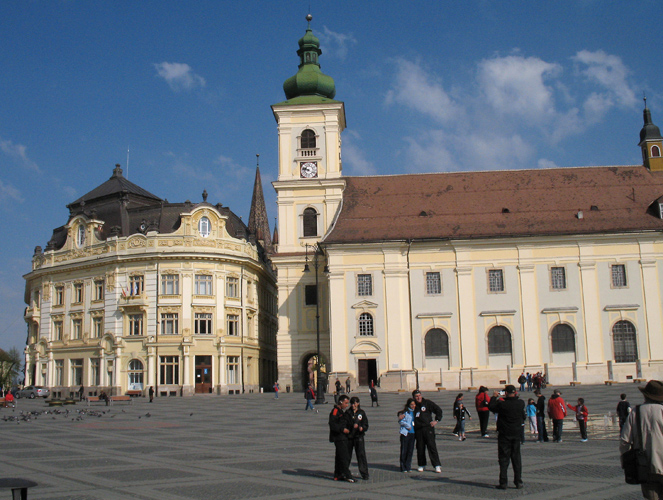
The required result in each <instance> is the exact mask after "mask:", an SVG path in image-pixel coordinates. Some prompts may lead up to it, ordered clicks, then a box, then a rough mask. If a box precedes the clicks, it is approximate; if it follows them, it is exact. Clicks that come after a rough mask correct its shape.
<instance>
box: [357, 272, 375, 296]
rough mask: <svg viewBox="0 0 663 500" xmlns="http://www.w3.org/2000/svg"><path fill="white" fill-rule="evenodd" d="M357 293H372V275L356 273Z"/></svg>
mask: <svg viewBox="0 0 663 500" xmlns="http://www.w3.org/2000/svg"><path fill="white" fill-rule="evenodd" d="M357 295H373V276H372V275H370V274H358V275H357Z"/></svg>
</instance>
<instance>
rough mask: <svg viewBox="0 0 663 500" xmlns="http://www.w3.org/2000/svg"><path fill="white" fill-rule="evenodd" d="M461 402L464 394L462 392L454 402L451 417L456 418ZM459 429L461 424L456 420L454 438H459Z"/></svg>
mask: <svg viewBox="0 0 663 500" xmlns="http://www.w3.org/2000/svg"><path fill="white" fill-rule="evenodd" d="M461 401H463V393H462V392H461V393H459V394H458V395H457V396H456V399H455V400H454V404H453V406H452V407H451V415H452V416H453V417H454V418H456V413H457V412H458V405H459V403H460V402H461ZM458 428H459V422H458V419H456V425H455V426H454V430H453V435H454V436H458Z"/></svg>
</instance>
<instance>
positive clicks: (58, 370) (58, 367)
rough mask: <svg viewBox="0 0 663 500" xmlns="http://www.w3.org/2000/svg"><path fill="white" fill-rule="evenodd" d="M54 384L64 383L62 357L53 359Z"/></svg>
mask: <svg viewBox="0 0 663 500" xmlns="http://www.w3.org/2000/svg"><path fill="white" fill-rule="evenodd" d="M54 382H55V385H56V386H57V385H64V359H56V360H55V381H54Z"/></svg>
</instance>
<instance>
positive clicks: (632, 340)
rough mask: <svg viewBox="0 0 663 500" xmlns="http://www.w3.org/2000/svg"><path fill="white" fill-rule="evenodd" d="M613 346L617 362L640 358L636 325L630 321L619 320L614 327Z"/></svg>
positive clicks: (627, 361)
mask: <svg viewBox="0 0 663 500" xmlns="http://www.w3.org/2000/svg"><path fill="white" fill-rule="evenodd" d="M612 346H613V349H614V351H615V361H616V362H617V363H629V362H633V361H635V360H637V359H638V346H637V344H636V337H635V326H633V323H631V322H630V321H617V323H615V326H613V327H612Z"/></svg>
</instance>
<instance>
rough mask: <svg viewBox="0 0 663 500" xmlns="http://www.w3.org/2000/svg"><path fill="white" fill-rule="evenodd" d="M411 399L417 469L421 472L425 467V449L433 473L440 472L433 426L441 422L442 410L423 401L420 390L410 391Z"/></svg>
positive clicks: (440, 465)
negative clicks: (433, 468)
mask: <svg viewBox="0 0 663 500" xmlns="http://www.w3.org/2000/svg"><path fill="white" fill-rule="evenodd" d="M412 398H413V399H414V402H415V403H416V405H417V406H416V408H415V409H414V439H415V441H416V443H417V465H418V466H419V468H418V469H417V470H418V471H419V472H423V471H424V468H425V467H426V449H428V456H430V461H431V464H432V465H433V467H435V472H437V473H438V474H439V473H441V472H442V464H441V463H440V456H439V455H438V453H437V444H436V443H435V426H436V425H437V423H438V422H439V421H440V420H442V409H441V408H440V407H439V406H437V405H436V404H435V403H433V402H432V401H431V400H429V399H424V397H423V396H422V395H421V391H420V390H418V389H417V390H415V391H412Z"/></svg>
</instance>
